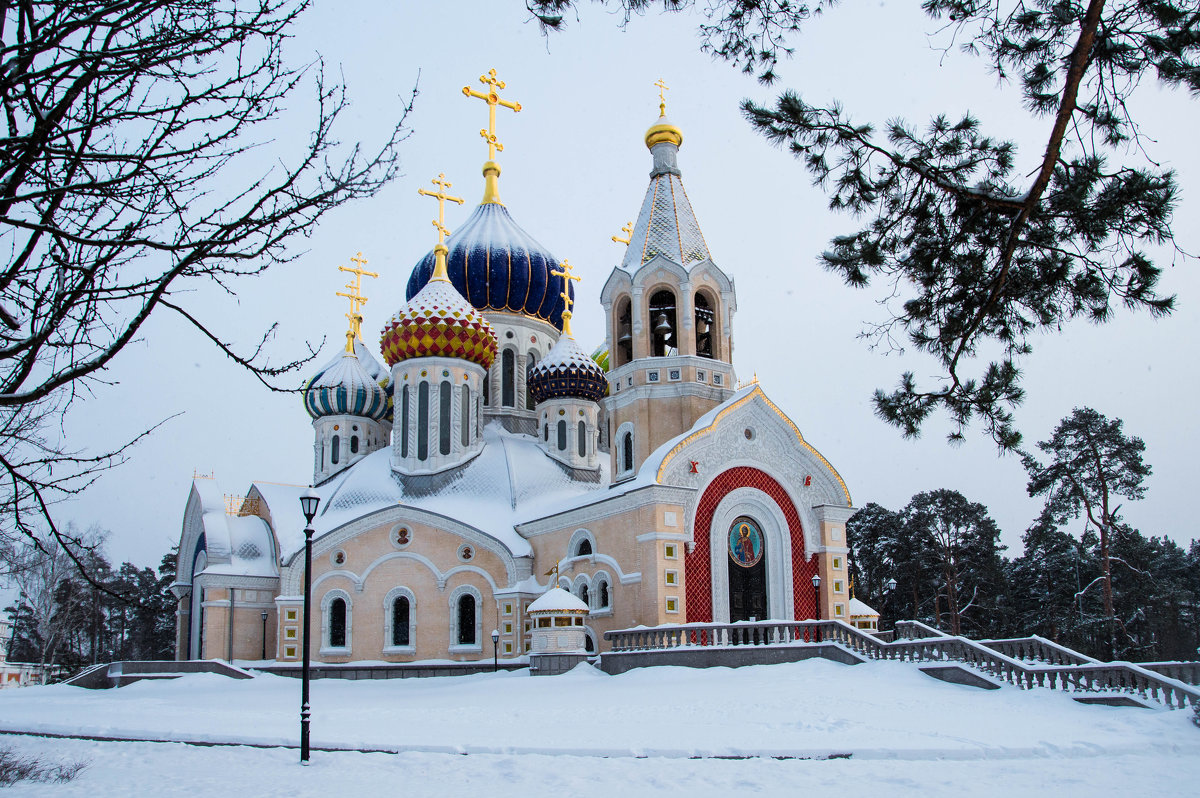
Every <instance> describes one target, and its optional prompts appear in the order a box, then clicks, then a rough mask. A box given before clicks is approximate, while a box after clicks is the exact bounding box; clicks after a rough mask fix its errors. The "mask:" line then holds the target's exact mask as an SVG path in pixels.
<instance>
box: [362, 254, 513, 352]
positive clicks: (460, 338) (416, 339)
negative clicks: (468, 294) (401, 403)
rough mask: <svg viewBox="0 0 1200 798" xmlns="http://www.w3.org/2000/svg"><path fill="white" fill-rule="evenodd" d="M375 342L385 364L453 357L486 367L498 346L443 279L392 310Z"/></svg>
mask: <svg viewBox="0 0 1200 798" xmlns="http://www.w3.org/2000/svg"><path fill="white" fill-rule="evenodd" d="M439 246H441V245H439ZM379 343H380V347H381V348H382V350H383V359H384V360H385V361H386V362H387V364H388V365H389V366H394V365H396V364H397V363H399V362H400V361H401V360H407V359H409V358H413V357H456V358H460V359H462V360H469V361H471V362H472V363H478V364H479V365H480V366H483V367H484V368H485V369H486V368H488V367H490V366H491V365H492V361H493V360H495V359H496V350H497V348H498V344H497V342H496V333H495V332H494V331H493V330H492V326H491V325H490V324H488V323H487V320H486V319H485V318H483V316H481V315H480V314H479V313H478V312H477V311H476V310H475V309H474V308H472V307H471V306H470V305H469V304H467V302H466V301H464V300H463V298H462V296H461V295H459V293H458V291H456V290H454V287H453V286H452V285H451V284H450V283H448V282H446V281H445V280H431V281H430V282H429V284H428V285H426V286H425V287H424V288H422V289H421V290H420V292H419V293H417V295H416V296H415V297H413V298H412V299H411V300H409V302H408V304H407V305H405V306H404V307H402V308H401V309H400V310H398V311H396V314H395V315H394V316H392V318H391V320H390V321H389V322H388V323H387V324H386V325H385V326H384V328H383V333H382V334H381V336H380V340H379Z"/></svg>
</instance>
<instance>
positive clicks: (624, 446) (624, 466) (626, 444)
mask: <svg viewBox="0 0 1200 798" xmlns="http://www.w3.org/2000/svg"><path fill="white" fill-rule="evenodd" d="M621 470H622V471H632V470H633V433H632V432H626V433H625V434H624V435H623V436H622V437H621Z"/></svg>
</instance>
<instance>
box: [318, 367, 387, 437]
mask: <svg viewBox="0 0 1200 798" xmlns="http://www.w3.org/2000/svg"><path fill="white" fill-rule="evenodd" d="M304 409H305V410H307V411H308V414H309V415H310V416H312V417H313V418H321V417H322V416H362V417H364V418H372V419H375V420H376V421H381V420H382V419H384V418H386V417H387V414H388V396H387V391H385V390H384V388H383V386H381V385H380V384H379V383H378V382H376V381H375V380H374V378H372V376H371V375H370V374H368V373H367V370H366V369H365V368H363V365H362V364H361V363H360V362H359V361H358V358H357V357H356V356H355V355H354V353H353V352H344V353H343V354H342V356H341V357H340V358H338V360H337V362H336V363H333V364H331V365H330V366H329V367H328V368H326V369H324V370H322V371H321V372H319V373H318V374H317V375H316V376H315V377H313V378H312V379H311V380H309V381H308V384H307V385H305V386H304Z"/></svg>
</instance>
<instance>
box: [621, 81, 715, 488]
mask: <svg viewBox="0 0 1200 798" xmlns="http://www.w3.org/2000/svg"><path fill="white" fill-rule="evenodd" d="M656 85H657V86H658V87H659V118H658V121H657V122H655V124H654V125H653V126H651V127H650V129H649V130H647V131H646V137H645V141H646V147H647V148H648V149H649V150H650V153H651V156H652V158H653V167H652V168H651V171H650V186H649V188H648V189H647V190H646V197H645V199H644V200H643V201H642V207H641V210H640V212H639V213H638V218H637V222H636V223H634V224H633V225H632V226H629V225H627V226H626V227H625V228H624V232H626V233H627V235H628V237H627V238H618V237H616V236H614V237H613V240H614V241H617V242H619V243H622V244H625V246H626V251H625V257H624V259H623V260H622V262H621V265H620V266H618V267H616V268H615V269H613V271H612V274H611V275H610V276H609V278H608V282H606V283H605V285H604V289H603V291H602V292H601V302H602V304H603V305H604V313H605V318H606V320H607V330H606V339H607V343H608V351H609V368H610V371H609V372H608V381H609V396H608V398H607V399H606V400H605V407H606V409H607V411H608V418H609V440H610V441H611V444H610V445H611V451H612V478H613V481H614V482H618V481H621V480H623V479H629V478H632V477H633V476H634V474H636V472H637V470H638V468H639V467H640V466H641V464H642V462H643V461H644V460H645V459H646V458H647V457H648V456H649V455H650V453H651V452H653V451H654V450H655V449H657V448H658V447H659V446H660V445H662V444H663V443H664V442H666V441H668V440H670V439H671V438H674V437H675V436H677V435H679V434H680V433H682V432H684V431H686V430H688V429H690V428H691V427H692V425H693V424H694V423H695V422H696V420H697V419H699V418H700V417H701V416H702V415H704V414H705V413H707V412H708V411H709V410H711V409H712V408H714V407H716V406H717V405H719V404H721V403H722V402H724V401H725V400H726V399H728V398H729V397H730V396H731V395H732V394H733V390H734V385H735V382H736V378H735V375H734V371H733V366H732V360H733V337H732V322H733V314H734V311H735V310H736V306H737V301H736V297H735V294H734V286H733V281H732V280H730V279H729V277H728V276H727V275H726V274H725V272H723V271H722V270H721V269H720V268H719V267H718V266H717V265H716V264H715V263H714V262H713V260H712V257H711V255H710V254H709V251H708V245H707V244H706V243H705V241H704V235H703V233H701V231H700V224H699V222H698V221H697V220H696V214H695V212H694V211H693V210H692V205H691V202H690V201H689V200H688V196H687V192H686V191H684V188H683V182H682V180H681V172H680V170H679V165H678V162H677V159H678V154H679V148H680V146H681V145H682V144H683V133H682V131H680V129H679V128H677V127H675V126H674V125H673V124H671V122H670V121H668V120H667V117H666V101H665V99H664V97H663V94H662V92H663V91H664V90H665V89H666V88H667V87H666V86H665V85H663V83H662V81H659V82H658V83H657V84H656Z"/></svg>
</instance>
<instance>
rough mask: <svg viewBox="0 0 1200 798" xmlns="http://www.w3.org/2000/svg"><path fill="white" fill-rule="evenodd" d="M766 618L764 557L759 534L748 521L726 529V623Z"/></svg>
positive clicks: (760, 534)
mask: <svg viewBox="0 0 1200 798" xmlns="http://www.w3.org/2000/svg"><path fill="white" fill-rule="evenodd" d="M766 617H767V557H766V550H765V546H764V541H763V536H762V532H761V531H760V530H759V528H758V524H757V523H755V522H754V521H753V520H751V519H749V518H739V519H737V520H736V521H734V522H733V526H732V528H731V529H730V530H729V620H730V621H731V622H736V621H748V620H750V619H751V618H754V619H755V620H759V621H761V620H763V619H764V618H766Z"/></svg>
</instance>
